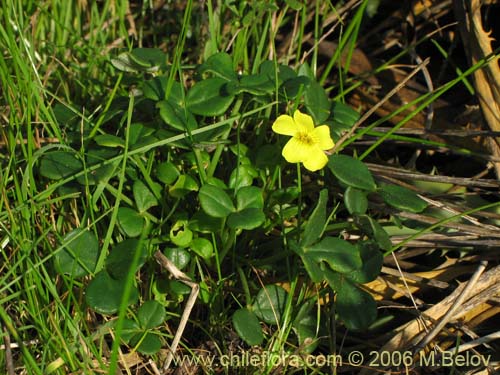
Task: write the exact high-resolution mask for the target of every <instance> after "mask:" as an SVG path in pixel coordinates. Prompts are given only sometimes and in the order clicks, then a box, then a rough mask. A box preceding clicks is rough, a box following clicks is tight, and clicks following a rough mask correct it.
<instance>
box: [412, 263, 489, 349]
mask: <svg viewBox="0 0 500 375" xmlns="http://www.w3.org/2000/svg"><path fill="white" fill-rule="evenodd" d="M487 265H488V262H486V261H481V262H480V263H479V267H478V268H477V270H476V272H474V274H473V275H472V277H471V279H470V280H469V282H468V283H467V285H466V287H465V288H464V289H463V290H462V293H460V295H459V296H458V298H457V299H456V300H455V302H454V303H453V305H451V307H450V309H449V310H448V311H447V312H446V314H444V315H443V317H442V318H441V319H440V320H439V322H438V323H437V324H436V325H435V326H434V328H433V329H432V330H431V331H430V332H429V333H428V334H427V335H426V336H425V337H424V338H423V339H422V340H421V341H420V342H419V343H418V344H417V345H416V346H415V348H414V353H418V352H420V350H422V349H423V348H425V347H426V346H427V344H429V343H430V342H431V341H432V340H433V339H434V338H435V337H436V336H437V335H438V333H439V332H440V331H441V330H442V329H443V327H444V326H445V325H446V324H447V323H448V322H449V321H450V319H452V318H453V315H454V314H455V311H456V310H457V309H458V308H459V307H460V306H461V305H462V303H463V302H464V301H465V299H466V298H467V297H468V295H469V293H470V291H471V290H472V289H473V288H474V286H475V285H476V282H477V280H478V279H479V277H480V276H481V275H482V273H483V272H484V270H485V269H486V266H487Z"/></svg>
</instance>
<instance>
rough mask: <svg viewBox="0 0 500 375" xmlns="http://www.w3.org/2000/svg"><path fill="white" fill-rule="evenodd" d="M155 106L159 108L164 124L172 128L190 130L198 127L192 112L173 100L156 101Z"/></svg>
mask: <svg viewBox="0 0 500 375" xmlns="http://www.w3.org/2000/svg"><path fill="white" fill-rule="evenodd" d="M156 107H157V108H158V109H159V110H160V117H161V118H162V120H163V121H164V122H165V124H167V125H169V126H171V127H172V128H174V129H177V130H180V131H186V130H189V131H192V130H194V129H196V128H197V127H198V124H197V122H196V119H195V118H194V116H193V114H192V113H191V112H189V111H188V110H187V109H186V108H185V107H182V106H180V105H179V104H177V103H175V102H173V101H170V100H168V101H167V100H162V101H160V102H158V103H156Z"/></svg>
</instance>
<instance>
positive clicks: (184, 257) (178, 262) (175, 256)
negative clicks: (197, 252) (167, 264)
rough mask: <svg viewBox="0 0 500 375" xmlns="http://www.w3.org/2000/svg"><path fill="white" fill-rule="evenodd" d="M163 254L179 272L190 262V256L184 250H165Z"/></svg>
mask: <svg viewBox="0 0 500 375" xmlns="http://www.w3.org/2000/svg"><path fill="white" fill-rule="evenodd" d="M163 253H164V254H165V256H166V257H167V258H168V259H170V261H171V262H172V263H173V264H175V266H176V267H177V268H178V269H180V270H182V269H184V267H186V266H187V265H188V264H189V261H190V260H191V255H189V253H188V252H187V251H186V250H185V249H179V248H173V249H172V248H167V249H165V251H164V252H163Z"/></svg>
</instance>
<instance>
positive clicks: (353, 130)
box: [331, 58, 430, 153]
mask: <svg viewBox="0 0 500 375" xmlns="http://www.w3.org/2000/svg"><path fill="white" fill-rule="evenodd" d="M429 61H430V58H427V59H425V60H424V61H423V62H422V63H421V64H419V65H418V66H417V67H416V68H415V69H413V71H412V72H411V73H410V74H408V75H407V76H406V77H405V78H404V79H403V80H402V81H401V82H400V83H398V84H397V86H396V87H394V88H393V89H392V90H391V91H389V92H388V93H387V95H386V96H384V97H383V98H382V100H380V101H379V102H378V103H377V104H375V105H374V106H373V107H371V108H370V109H369V110H368V111H367V112H365V114H364V115H363V116H361V118H360V119H359V120H358V121H356V123H355V124H354V125H353V126H352V128H351V129H349V131H348V132H347V133H346V134H344V135H343V136H342V137H340V139H339V140H338V141H337V142H336V143H335V146H334V147H333V149H332V151H331V153H335V152H336V151H337V150H338V149H339V148H340V146H341V145H342V144H343V143H344V142H345V141H346V139H348V138H350V137H351V136H352V135H353V134H354V132H355V131H356V129H357V128H358V127H360V126H361V124H363V123H364V122H365V121H366V120H367V119H368V118H369V117H370V116H371V115H372V114H373V113H375V111H376V110H377V109H379V108H380V107H381V106H382V105H383V104H384V103H385V102H386V101H388V100H389V99H390V98H391V97H392V96H394V95H395V94H396V93H397V92H398V91H399V90H401V88H402V87H403V86H404V85H406V83H407V82H408V81H409V80H410V79H412V78H413V76H414V75H415V74H417V73H418V72H420V71H421V70H422V69H423V68H424V67H425V66H426V65H427V64H429Z"/></svg>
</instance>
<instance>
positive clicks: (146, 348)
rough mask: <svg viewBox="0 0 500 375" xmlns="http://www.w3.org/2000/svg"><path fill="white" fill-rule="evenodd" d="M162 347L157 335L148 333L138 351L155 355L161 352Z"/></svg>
mask: <svg viewBox="0 0 500 375" xmlns="http://www.w3.org/2000/svg"><path fill="white" fill-rule="evenodd" d="M161 346H162V345H161V341H160V338H159V337H158V336H157V335H155V334H153V333H151V332H148V333H146V335H145V336H144V338H143V339H142V341H141V343H140V344H139V346H138V347H137V351H138V352H140V353H142V354H146V355H153V354H156V353H158V352H159V351H160V349H161Z"/></svg>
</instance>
